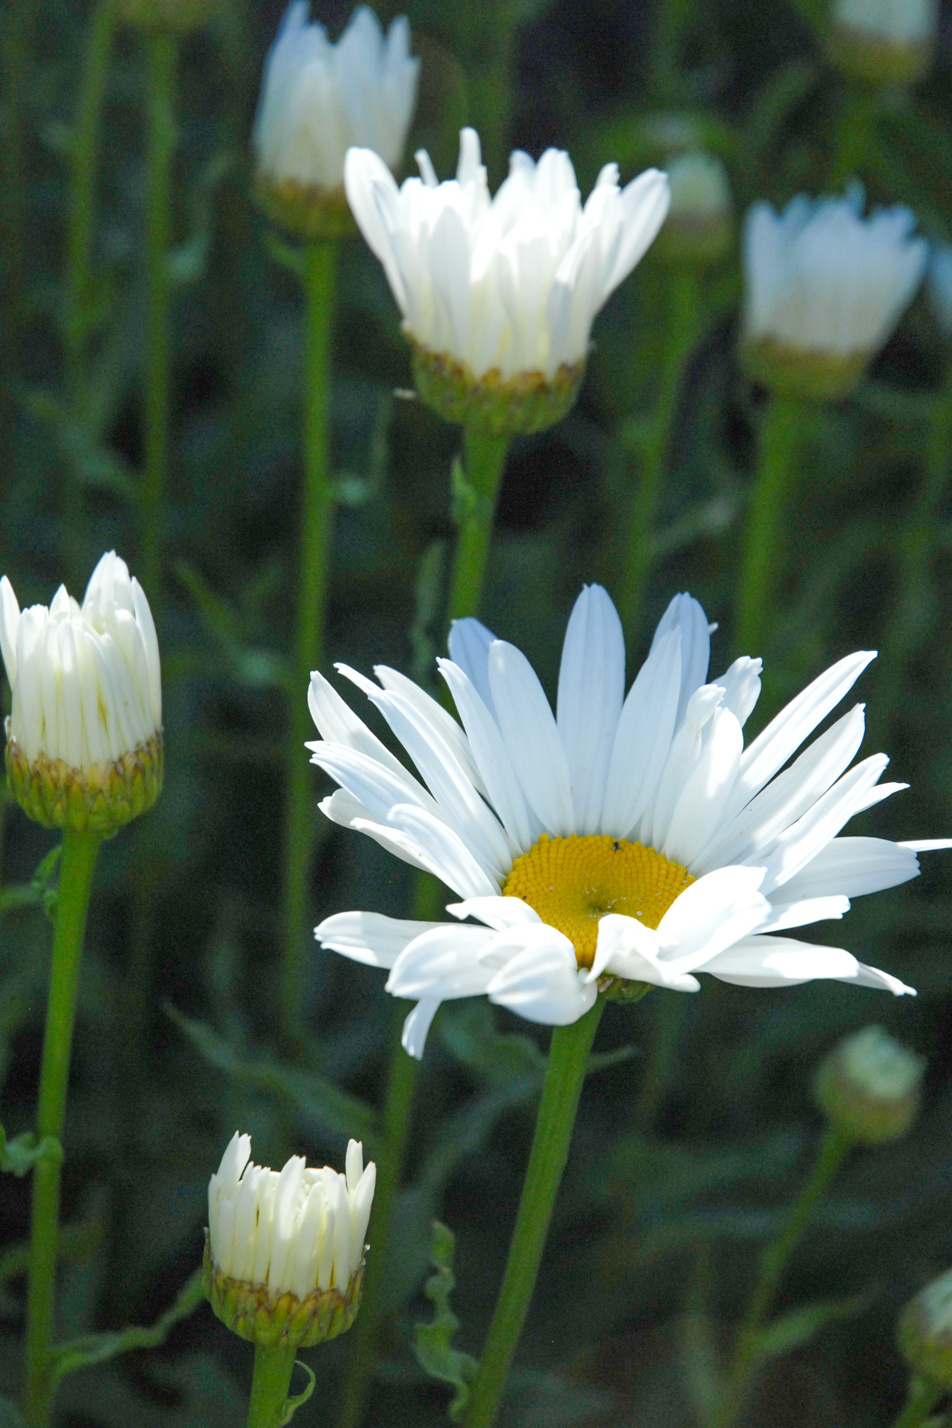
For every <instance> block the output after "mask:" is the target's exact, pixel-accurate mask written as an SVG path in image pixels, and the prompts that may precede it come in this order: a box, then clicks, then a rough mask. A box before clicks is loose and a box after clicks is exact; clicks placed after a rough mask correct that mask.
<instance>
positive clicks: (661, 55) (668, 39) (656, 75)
mask: <svg viewBox="0 0 952 1428" xmlns="http://www.w3.org/2000/svg"><path fill="white" fill-rule="evenodd" d="M690 11H691V0H659V5H658V29H657V34H656V38H655V43H654V47H653V50H654V57H653V63H652V67H651V68H652V75H651V91H652V93H653V95H654V97H655V99H656V100H661V101H663V102H670V101H672V100H674V99H676V98H677V97H678V61H679V60H680V58H681V41H682V38H683V35H684V27H685V25H686V23H687V19H688V15H689V14H690Z"/></svg>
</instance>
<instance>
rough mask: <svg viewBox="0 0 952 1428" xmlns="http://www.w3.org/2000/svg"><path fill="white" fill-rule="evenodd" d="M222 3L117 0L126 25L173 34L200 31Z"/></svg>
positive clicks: (119, 11)
mask: <svg viewBox="0 0 952 1428" xmlns="http://www.w3.org/2000/svg"><path fill="white" fill-rule="evenodd" d="M220 3H221V0H115V4H116V10H117V13H118V16H119V19H120V20H121V21H122V22H123V24H126V25H132V26H134V27H135V28H136V29H138V30H160V31H164V32H166V33H172V34H184V33H185V32H187V31H189V30H200V29H201V28H202V26H203V25H207V24H208V22H209V20H210V19H211V18H212V16H213V15H214V14H215V12H216V10H217V9H218V7H219V5H220Z"/></svg>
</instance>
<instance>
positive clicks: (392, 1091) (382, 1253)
mask: <svg viewBox="0 0 952 1428" xmlns="http://www.w3.org/2000/svg"><path fill="white" fill-rule="evenodd" d="M408 1010H409V1004H408V1003H407V1002H404V1001H395V1002H394V1006H393V1012H392V1017H391V1027H390V1041H391V1048H390V1075H389V1078H388V1081H387V1096H386V1100H385V1102H384V1107H383V1125H382V1128H381V1130H382V1134H381V1137H380V1145H379V1150H378V1152H377V1185H376V1189H375V1191H374V1203H373V1209H372V1211H371V1215H370V1225H369V1226H368V1230H367V1242H368V1244H369V1245H370V1247H371V1251H370V1254H369V1255H368V1256H367V1268H366V1270H365V1271H364V1289H363V1296H362V1299H361V1305H360V1313H359V1315H358V1316H357V1322H356V1323H355V1324H354V1327H353V1328H352V1329H351V1331H350V1334H349V1335H348V1344H347V1376H346V1379H345V1382H344V1391H343V1394H342V1396H341V1412H340V1419H339V1428H358V1424H360V1423H361V1422H362V1420H363V1416H364V1410H365V1408H366V1406H367V1397H368V1394H369V1392H370V1384H371V1379H372V1375H373V1369H374V1361H375V1359H376V1351H377V1342H378V1339H379V1337H380V1325H381V1321H382V1319H383V1305H382V1302H381V1300H382V1294H383V1290H384V1287H385V1284H386V1279H387V1267H388V1264H389V1263H390V1259H391V1255H390V1251H391V1249H392V1245H391V1238H390V1232H391V1229H392V1226H391V1215H392V1213H393V1201H394V1197H395V1195H396V1192H397V1188H398V1186H399V1184H400V1172H401V1170H402V1168H403V1157H404V1152H405V1150H406V1143H407V1135H408V1132H409V1128H410V1115H411V1111H412V1109H413V1094H414V1091H415V1090H416V1085H417V1080H418V1078H419V1072H420V1063H419V1062H418V1061H415V1060H414V1059H413V1057H412V1056H408V1055H407V1053H406V1052H405V1051H404V1050H403V1047H402V1046H401V1045H400V1034H401V1031H402V1028H403V1020H404V1017H405V1016H406V1014H407V1011H408Z"/></svg>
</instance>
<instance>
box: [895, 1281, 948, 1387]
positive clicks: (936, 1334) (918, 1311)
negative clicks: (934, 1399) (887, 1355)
mask: <svg viewBox="0 0 952 1428" xmlns="http://www.w3.org/2000/svg"><path fill="white" fill-rule="evenodd" d="M897 1338H898V1341H899V1349H900V1352H901V1354H902V1356H903V1358H904V1359H905V1360H906V1363H907V1364H909V1366H910V1368H911V1369H913V1371H914V1372H915V1373H917V1374H920V1375H921V1376H922V1377H923V1378H925V1379H928V1381H929V1382H930V1383H934V1384H935V1385H936V1386H937V1387H938V1388H942V1389H945V1390H946V1391H952V1270H947V1271H946V1273H945V1274H943V1275H940V1276H939V1278H938V1279H934V1280H933V1281H932V1283H931V1284H927V1285H926V1287H925V1289H921V1290H920V1291H919V1293H918V1294H917V1295H916V1297H915V1298H914V1299H910V1301H909V1303H908V1304H907V1305H906V1307H905V1309H903V1311H902V1313H901V1314H900V1316H899V1324H898V1333H897Z"/></svg>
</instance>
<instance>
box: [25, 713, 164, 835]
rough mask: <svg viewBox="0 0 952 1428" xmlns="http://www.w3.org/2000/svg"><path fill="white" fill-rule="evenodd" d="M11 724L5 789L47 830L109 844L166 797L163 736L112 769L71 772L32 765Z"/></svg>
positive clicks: (57, 765) (44, 760)
mask: <svg viewBox="0 0 952 1428" xmlns="http://www.w3.org/2000/svg"><path fill="white" fill-rule="evenodd" d="M9 724H10V721H9V720H7V749H6V765H7V783H8V785H9V787H10V791H11V793H12V794H13V796H14V798H15V799H16V801H17V803H19V805H20V807H21V808H22V809H23V811H24V813H25V814H26V815H27V817H28V818H32V819H33V820H34V822H36V823H42V825H43V827H44V828H71V829H72V830H73V832H74V833H98V834H99V835H100V836H101V837H104V838H110V837H112V835H113V834H114V833H118V832H119V829H120V828H122V827H124V826H125V824H127V823H129V822H131V820H132V819H133V818H138V817H139V814H140V813H146V812H147V811H148V810H149V809H150V808H151V807H152V805H153V803H155V801H156V799H157V798H158V796H159V794H160V793H161V791H162V773H163V757H162V735H161V733H157V734H155V735H153V737H152V738H151V739H149V741H148V742H147V743H144V744H139V745H138V746H137V747H136V748H135V749H133V750H132V751H131V752H130V753H127V754H123V756H122V758H120V759H116V760H115V762H114V763H109V764H106V763H98V764H91V765H90V766H89V767H88V768H85V769H76V768H70V766H69V764H67V763H65V762H64V761H63V760H62V759H51V758H48V757H47V756H46V754H42V753H41V754H40V755H39V757H38V758H36V759H35V760H34V761H33V762H32V763H31V762H30V761H29V760H28V759H27V757H26V755H25V754H24V752H23V750H22V748H21V747H20V745H19V744H18V743H17V741H16V739H15V738H13V736H12V735H11V733H10V728H9Z"/></svg>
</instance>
